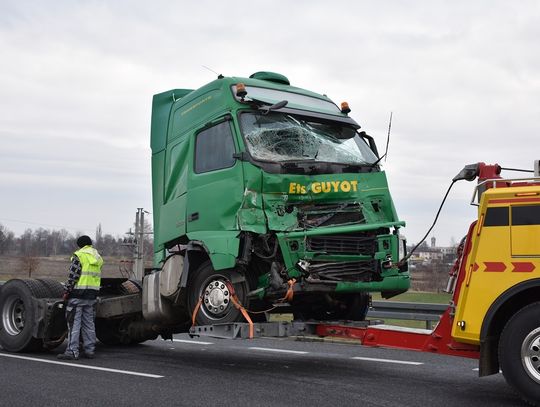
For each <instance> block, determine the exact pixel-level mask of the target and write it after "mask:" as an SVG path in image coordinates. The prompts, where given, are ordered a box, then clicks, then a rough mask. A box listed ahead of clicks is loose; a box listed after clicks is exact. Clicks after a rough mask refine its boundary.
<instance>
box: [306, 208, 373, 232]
mask: <svg viewBox="0 0 540 407" xmlns="http://www.w3.org/2000/svg"><path fill="white" fill-rule="evenodd" d="M365 221H366V220H365V218H364V214H363V213H362V208H361V206H360V204H358V203H345V204H308V205H303V206H300V207H299V208H298V224H299V225H300V226H301V227H303V228H313V227H320V226H331V225H347V224H353V223H365Z"/></svg>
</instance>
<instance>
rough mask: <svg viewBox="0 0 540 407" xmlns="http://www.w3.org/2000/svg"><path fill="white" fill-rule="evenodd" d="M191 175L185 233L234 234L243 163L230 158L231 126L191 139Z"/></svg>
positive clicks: (206, 129)
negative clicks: (212, 232) (220, 232)
mask: <svg viewBox="0 0 540 407" xmlns="http://www.w3.org/2000/svg"><path fill="white" fill-rule="evenodd" d="M192 145H193V154H192V159H193V161H192V171H191V172H190V174H189V177H188V199H187V212H186V225H187V232H188V233H189V232H194V231H225V230H236V229H237V226H236V223H237V222H236V213H237V211H238V209H239V208H240V205H241V203H242V196H243V189H244V187H243V185H244V180H243V169H242V162H241V161H239V160H237V159H236V158H234V157H233V154H234V153H235V152H236V150H237V148H236V143H235V138H234V136H233V128H232V123H231V121H230V120H228V117H224V118H223V121H220V122H217V123H215V124H212V125H211V126H205V127H204V128H202V129H201V130H199V131H197V132H196V133H195V135H194V138H193V143H192Z"/></svg>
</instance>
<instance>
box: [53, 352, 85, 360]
mask: <svg viewBox="0 0 540 407" xmlns="http://www.w3.org/2000/svg"><path fill="white" fill-rule="evenodd" d="M56 357H57V358H58V359H60V360H79V356H77V355H75V354H74V353H60V354H58V355H56Z"/></svg>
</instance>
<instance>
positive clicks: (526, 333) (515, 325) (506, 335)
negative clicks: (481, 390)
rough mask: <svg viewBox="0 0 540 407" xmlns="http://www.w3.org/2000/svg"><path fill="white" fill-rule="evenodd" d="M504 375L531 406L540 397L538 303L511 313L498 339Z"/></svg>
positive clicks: (539, 304) (539, 314) (539, 313)
mask: <svg viewBox="0 0 540 407" xmlns="http://www.w3.org/2000/svg"><path fill="white" fill-rule="evenodd" d="M499 362H500V365H501V369H502V372H503V375H504V378H505V379H506V381H507V382H508V384H509V385H510V386H512V387H513V388H514V389H515V390H516V391H517V392H518V393H519V394H520V395H521V397H522V398H523V399H524V400H525V401H527V402H529V403H530V404H532V405H537V403H538V400H540V302H535V303H533V304H530V305H528V306H526V307H524V308H522V309H521V310H519V311H518V312H516V313H515V314H514V316H512V318H510V320H509V321H508V323H507V324H506V326H505V327H504V329H503V332H502V334H501V338H500V341H499Z"/></svg>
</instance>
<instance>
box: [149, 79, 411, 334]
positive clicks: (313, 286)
mask: <svg viewBox="0 0 540 407" xmlns="http://www.w3.org/2000/svg"><path fill="white" fill-rule="evenodd" d="M349 111H350V110H349V109H348V106H347V105H343V106H342V107H341V108H339V107H338V106H336V105H335V104H334V103H333V102H332V101H331V100H330V99H329V98H327V97H326V96H323V95H320V94H317V93H313V92H310V91H307V90H304V89H300V88H296V87H293V86H290V83H289V81H288V79H287V78H286V77H284V76H283V75H279V74H275V73H271V72H258V73H255V74H253V75H251V76H250V78H227V77H222V76H220V77H219V78H218V79H217V80H215V81H213V82H211V83H209V84H207V85H205V86H203V87H201V88H199V89H197V90H186V89H175V90H170V91H167V92H163V93H160V94H157V95H155V96H154V99H153V106H152V129H151V147H152V184H153V185H152V186H153V214H154V249H155V270H154V272H153V273H151V274H149V275H147V276H146V277H145V279H144V285H145V290H144V292H145V299H144V302H143V312H144V315H145V318H146V319H149V320H156V321H161V322H163V321H170V323H171V324H179V323H181V322H182V320H185V319H186V318H187V319H189V318H190V317H191V316H192V314H194V311H196V312H195V313H196V315H195V316H194V319H195V321H196V322H197V323H200V324H205V325H206V324H213V323H219V322H233V321H237V320H240V319H241V318H242V315H241V313H240V311H239V310H238V309H237V307H235V306H234V304H233V301H232V295H233V294H236V295H237V297H238V299H239V301H240V302H241V303H242V304H243V305H244V306H245V307H246V308H248V309H249V310H251V311H262V310H266V309H268V308H269V307H272V306H276V305H285V304H286V305H288V306H290V307H291V310H292V312H293V313H294V314H295V317H296V318H302V319H309V318H315V319H320V320H336V319H350V320H361V319H363V318H364V317H365V313H366V312H367V308H368V304H369V292H375V291H377V292H382V294H383V296H385V297H390V296H392V295H395V294H398V293H401V292H404V291H406V290H407V289H408V288H409V273H408V270H407V265H406V264H400V263H399V259H401V258H403V256H404V254H405V253H404V252H405V241H404V239H403V238H402V237H401V236H400V234H399V229H400V227H402V226H404V222H402V221H400V220H399V219H398V216H397V214H396V211H395V208H394V205H393V202H392V199H391V196H390V193H389V191H388V185H387V181H386V176H385V173H384V172H383V171H381V169H380V167H379V155H378V152H377V149H376V146H375V142H374V140H373V138H372V137H370V136H369V135H367V134H366V133H365V132H361V131H359V128H360V126H359V125H358V124H357V123H356V122H355V121H354V120H353V119H352V118H350V117H349V116H348V112H349ZM231 289H232V291H233V292H231ZM260 315H262V314H260Z"/></svg>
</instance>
